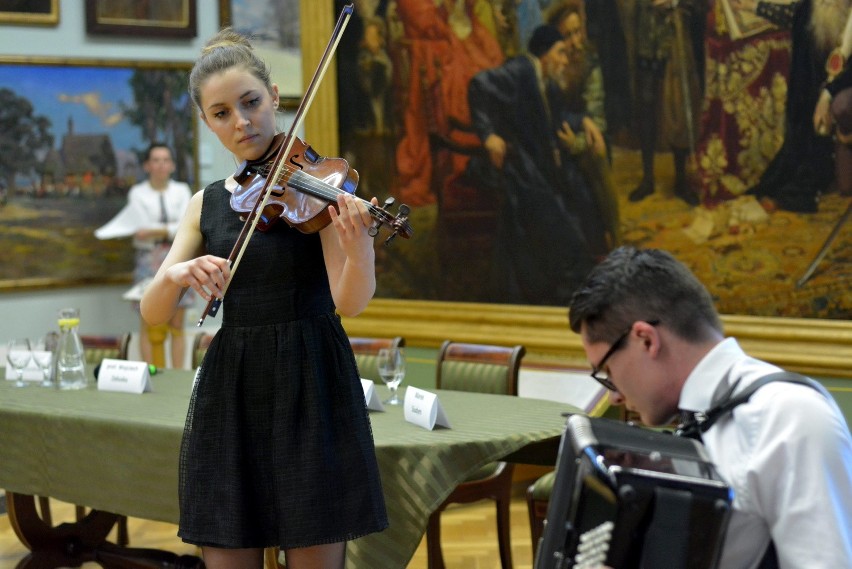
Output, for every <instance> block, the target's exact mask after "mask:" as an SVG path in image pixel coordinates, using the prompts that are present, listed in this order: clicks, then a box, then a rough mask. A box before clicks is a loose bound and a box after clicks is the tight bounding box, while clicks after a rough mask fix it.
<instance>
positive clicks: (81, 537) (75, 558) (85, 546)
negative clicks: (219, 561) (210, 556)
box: [6, 492, 204, 569]
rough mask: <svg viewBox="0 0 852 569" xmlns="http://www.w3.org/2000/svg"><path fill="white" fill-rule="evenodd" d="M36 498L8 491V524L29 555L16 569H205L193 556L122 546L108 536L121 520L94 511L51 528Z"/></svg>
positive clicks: (199, 560)
mask: <svg viewBox="0 0 852 569" xmlns="http://www.w3.org/2000/svg"><path fill="white" fill-rule="evenodd" d="M35 500H36V499H35V498H34V497H33V496H29V495H26V494H15V493H13V492H6V505H7V509H8V512H9V523H10V524H11V526H12V529H14V530H15V535H17V536H18V539H20V540H21V543H23V544H24V545H25V546H26V547H27V548H28V549H29V550H30V552H31V553H30V554H29V555H27V556H26V557H25V558H24V559H23V560H21V561H20V562H19V563H18V565H17V568H16V569H57V568H60V567H79V566H80V565H82V564H83V563H84V562H86V561H94V562H95V563H98V564H100V565H101V566H102V567H104V568H106V569H155V568H156V569H203V568H204V562H203V561H201V559H199V558H198V557H195V556H192V555H177V554H175V553H171V552H168V551H161V550H158V549H143V548H129V547H121V546H119V545H116V544H114V543H110V542H108V541H107V540H106V539H107V536H108V535H109V533H110V531H111V530H112V528H113V526H114V525H115V523H116V522H117V521H118V519H119V517H120V516H118V515H117V514H111V513H109V512H101V511H99V510H91V511H90V512H89V513H88V514H86V515H85V516H84V517H83V519H81V520H79V521H77V522H74V523H62V524H59V525H57V526H51V525H49V524H48V523H46V522H45V521H44V520H43V519H41V518H40V517H39V515H38V513H37V511H36V506H35Z"/></svg>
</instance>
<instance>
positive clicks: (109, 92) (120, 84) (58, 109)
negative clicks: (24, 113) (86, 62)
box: [0, 65, 144, 150]
mask: <svg viewBox="0 0 852 569" xmlns="http://www.w3.org/2000/svg"><path fill="white" fill-rule="evenodd" d="M132 74H133V70H132V69H127V68H111V67H77V66H50V65H32V66H30V65H0V88H6V89H10V90H11V91H13V92H14V93H16V94H17V95H18V96H20V97H23V98H25V99H27V100H29V101H30V102H31V103H32V104H33V106H34V107H35V113H36V114H37V115H44V116H46V117H48V118H49V119H50V121H51V122H52V125H53V126H52V134H53V135H54V137H55V143H54V146H55V147H56V148H59V146H60V144H61V142H62V137H63V136H64V135H65V134H67V132H68V119H69V118H70V119H72V120H73V123H74V132H75V133H77V134H108V135H109V136H110V138H111V139H112V143H113V146H114V147H115V148H116V150H131V149H134V148H135V149H141V148H142V147H143V146H144V143H143V141H142V138H141V131H140V129H139V128H138V127H137V126H135V125H132V124H130V123H129V122H128V121H126V120H124V119H123V118H122V116H121V103H124V105H125V106H133V95H132V92H131V90H130V87H129V85H128V81H129V79H130V77H131V75H132Z"/></svg>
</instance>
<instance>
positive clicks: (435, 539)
mask: <svg viewBox="0 0 852 569" xmlns="http://www.w3.org/2000/svg"><path fill="white" fill-rule="evenodd" d="M525 351H526V350H525V348H524V347H523V346H514V347H503V346H492V345H484V344H463V343H457V342H451V341H449V340H447V341H445V342H444V343H443V345H441V349H440V351H439V352H438V362H437V371H436V377H435V386H436V387H437V388H438V389H451V390H455V391H475V392H480V393H494V394H501V395H516V394H517V392H518V372H519V369H520V366H521V358H522V357H523V356H524V353H525ZM513 470H514V465H512V464H509V463H506V462H502V461H500V462H495V463H491V464H487V465H485V466H483V467H482V468H481V469H480V470H479V471H478V472H475V473H474V474H473V475H471V477H470V478H468V479H467V480H466V481H464V482H462V483H461V484H459V485H458V486H457V487H456V488H455V490H453V492H452V493H451V494H450V495H449V496H448V497H447V499H446V500H444V502H443V503H442V504H441V505H440V506H438V509H437V510H435V512H433V513H432V515H431V516H429V525H428V527H427V529H426V550H427V558H428V567H429V569H444V556H443V554H442V552H441V512H442V511H444V509H446V507H447V506H449V505H450V504H453V503H462V504H464V503H470V502H477V501H479V500H486V499H487V500H494V501H495V503H496V507H497V539H498V542H499V548H500V564H501V566H502V567H503V569H511V568H512V548H511V543H510V540H509V529H510V522H509V505H510V502H511V498H512V472H513Z"/></svg>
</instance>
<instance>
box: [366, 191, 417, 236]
mask: <svg viewBox="0 0 852 569" xmlns="http://www.w3.org/2000/svg"><path fill="white" fill-rule="evenodd" d="M394 203H396V200H395V199H394V198H392V197H389V198H387V199H385V203H384V204H383V205H382V207H378V206H374V205H372V204H371V205H370V207H369V210H370V215H372V216H373V220H374V221H373V225H371V226H370V228H369V229H368V230H367V232H368V233H369V234H370V236H371V237H375V236H376V235H378V234H379V228H381V227H382V225H387V226H388V227H390V228H391V229H392V231H391V234H390V235H388V237H387V239H385V245H389V244H390V242H391V241H393V239H394V238H395V237H396V236H397V235H402V236H403V237H404V238H405V239H408V238H410V237H411V235H412V234H413V233H414V230H413V229H412V228H411V224H410V223H408V214H409V213H411V209H410V208H409V207H408V206H407V205H405V204H401V205H400V206H399V209H398V211H399V214H398V215H396V216H394V215H393V214H392V213H390V208H391V207H393V204H394Z"/></svg>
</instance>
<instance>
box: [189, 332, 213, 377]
mask: <svg viewBox="0 0 852 569" xmlns="http://www.w3.org/2000/svg"><path fill="white" fill-rule="evenodd" d="M213 336H215V334H213V333H212V332H198V333H197V334H196V335H195V339H193V340H192V353H191V354H190V358H189V359H190V362H191V367H192V369H196V368H197V367H198V366H200V365H201V362H202V361H203V360H204V354H206V353H207V348H209V347H210V342H212V341H213Z"/></svg>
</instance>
